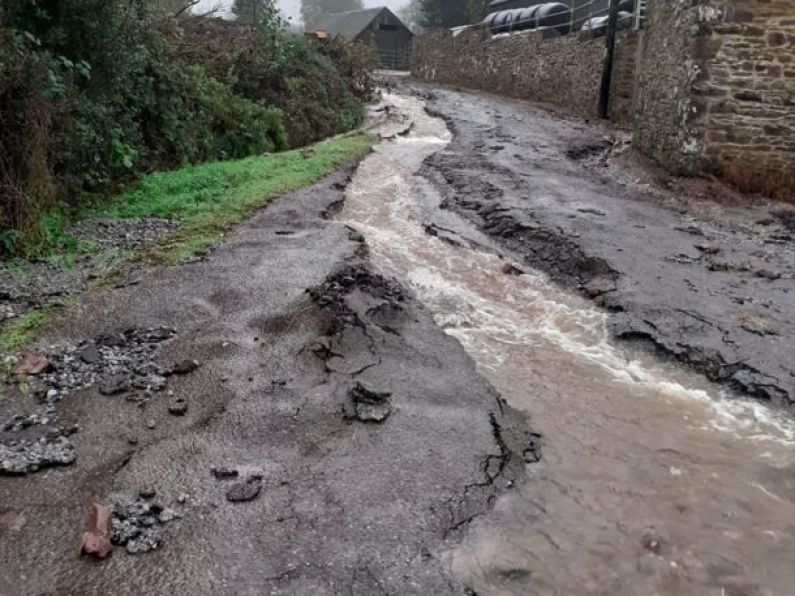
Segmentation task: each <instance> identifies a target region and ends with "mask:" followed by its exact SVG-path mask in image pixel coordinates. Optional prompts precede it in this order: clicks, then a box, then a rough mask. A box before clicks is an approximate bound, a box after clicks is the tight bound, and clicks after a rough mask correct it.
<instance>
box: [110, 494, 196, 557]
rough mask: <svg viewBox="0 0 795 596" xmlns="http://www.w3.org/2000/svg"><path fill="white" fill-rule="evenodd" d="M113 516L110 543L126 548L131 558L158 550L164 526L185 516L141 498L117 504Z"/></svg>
mask: <svg viewBox="0 0 795 596" xmlns="http://www.w3.org/2000/svg"><path fill="white" fill-rule="evenodd" d="M112 514H113V518H112V532H111V542H112V543H113V544H115V545H117V546H124V547H125V549H126V551H127V552H128V553H130V554H131V555H137V554H140V553H146V552H149V551H151V550H154V549H156V548H158V547H159V546H160V544H161V542H162V537H161V530H162V526H163V525H165V524H167V523H169V522H170V521H172V520H175V519H179V518H181V517H182V516H181V515H180V514H179V513H177V512H175V511H173V510H171V509H167V508H164V507H163V506H162V505H159V504H157V503H149V502H145V501H143V500H141V499H138V500H136V501H133V502H128V503H124V502H117V503H114V505H113V510H112Z"/></svg>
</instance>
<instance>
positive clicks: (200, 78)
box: [0, 0, 374, 256]
mask: <svg viewBox="0 0 795 596" xmlns="http://www.w3.org/2000/svg"><path fill="white" fill-rule="evenodd" d="M166 4H168V5H169V7H168V10H171V3H167V2H164V1H163V0H70V1H69V2H63V1H61V0H3V4H2V6H0V256H2V255H3V254H6V255H8V254H11V253H13V252H18V251H20V250H22V251H23V252H28V253H30V252H31V251H33V252H41V251H46V246H47V245H48V244H52V242H53V241H54V240H53V238H54V236H55V235H54V234H53V230H52V218H50V219H48V218H47V214H48V213H52V212H53V211H54V210H58V212H59V213H63V212H65V211H64V210H63V209H62V208H60V207H57V205H59V204H60V203H64V204H67V205H75V204H76V203H77V201H78V200H79V199H80V197H83V196H86V195H94V198H96V197H97V196H105V195H107V194H108V192H109V191H113V190H115V189H116V188H117V187H118V186H119V185H124V184H128V183H130V182H131V181H133V180H135V179H137V178H138V177H140V175H141V174H144V173H147V172H151V171H155V170H161V169H170V168H175V167H179V166H181V165H183V164H187V163H199V162H204V161H211V160H223V159H231V158H240V157H245V156H248V155H255V154H260V153H265V152H272V151H280V150H283V149H285V148H287V147H288V146H289V147H297V146H301V145H304V144H306V143H309V142H312V141H316V140H318V139H321V138H324V137H326V136H329V135H333V134H336V133H339V132H342V131H347V130H350V129H351V128H354V127H356V126H357V125H358V124H359V123H360V122H361V120H362V116H363V106H362V101H363V100H364V99H366V98H368V97H369V94H370V93H371V92H372V83H371V82H370V79H369V69H371V68H372V65H374V61H369V58H368V56H369V55H368V54H367V51H366V50H365V49H364V48H358V47H354V46H353V45H350V47H349V46H345V45H344V44H341V43H339V42H333V43H332V42H328V43H326V44H324V45H319V44H317V45H316V44H312V43H311V42H306V41H304V40H302V39H300V38H291V37H289V36H288V35H287V34H286V32H285V29H284V27H283V23H281V21H280V20H279V18H278V15H277V13H276V11H275V9H273V10H270V9H269V10H264V11H263V12H262V13H261V17H258V22H256V23H254V24H253V25H242V24H235V23H228V22H224V21H220V20H218V19H202V18H194V17H191V18H189V19H175V18H170V17H168V16H167V14H168V10H166V8H165V7H164V6H165V5H166ZM263 6H265V4H263ZM271 8H273V7H271ZM257 14H258V15H259V14H260V13H259V12H258V13H257ZM48 226H49V227H48Z"/></svg>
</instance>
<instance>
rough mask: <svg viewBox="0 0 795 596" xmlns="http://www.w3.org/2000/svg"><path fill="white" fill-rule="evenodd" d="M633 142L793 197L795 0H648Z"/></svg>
mask: <svg viewBox="0 0 795 596" xmlns="http://www.w3.org/2000/svg"><path fill="white" fill-rule="evenodd" d="M635 107H636V119H635V136H634V139H635V145H636V146H637V147H638V148H639V149H641V150H642V151H644V152H646V153H648V154H649V155H651V156H652V157H653V158H655V159H656V160H657V161H659V162H660V163H662V164H663V165H665V166H666V167H668V168H669V169H671V170H673V171H677V172H682V173H691V174H692V173H698V172H702V171H705V170H706V171H710V172H714V173H717V174H723V175H725V176H726V177H727V179H729V181H731V182H734V183H736V184H738V185H739V186H741V187H743V190H751V191H761V192H764V193H767V194H772V195H775V196H778V197H779V198H784V199H790V200H793V201H795V191H793V188H795V0H732V1H727V0H650V2H649V23H648V31H647V33H646V35H645V37H644V41H643V49H642V62H641V66H640V68H639V77H638V88H637V94H636V105H635Z"/></svg>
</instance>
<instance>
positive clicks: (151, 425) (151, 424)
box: [146, 419, 157, 430]
mask: <svg viewBox="0 0 795 596" xmlns="http://www.w3.org/2000/svg"><path fill="white" fill-rule="evenodd" d="M156 426H157V422H155V421H154V420H152V419H149V420H147V421H146V428H148V429H149V430H154V428H155V427H156Z"/></svg>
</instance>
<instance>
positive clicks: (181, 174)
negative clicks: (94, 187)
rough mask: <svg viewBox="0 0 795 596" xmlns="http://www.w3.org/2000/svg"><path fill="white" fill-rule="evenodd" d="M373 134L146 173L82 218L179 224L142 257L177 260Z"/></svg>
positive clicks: (359, 148) (348, 156) (352, 154)
mask: <svg viewBox="0 0 795 596" xmlns="http://www.w3.org/2000/svg"><path fill="white" fill-rule="evenodd" d="M373 142H374V139H373V138H372V137H371V136H370V135H366V134H362V133H356V134H348V135H344V136H340V137H335V138H333V139H329V140H326V141H323V142H321V143H318V144H316V145H313V146H311V147H309V148H307V149H298V150H294V151H287V152H284V153H274V154H268V155H259V156H254V157H248V158H245V159H240V160H234V161H223V162H214V163H207V164H202V165H197V166H188V167H185V168H182V169H180V170H175V171H173V172H159V173H155V174H150V175H149V176H146V177H145V178H144V179H143V180H141V182H140V183H138V184H137V185H136V186H134V187H132V188H130V189H129V190H127V191H125V192H123V193H122V194H120V195H119V196H117V197H116V198H115V199H113V200H111V201H110V202H106V203H101V204H98V205H95V206H93V207H91V208H90V209H86V210H84V211H83V212H82V213H81V214H80V217H81V219H87V218H135V217H162V218H169V219H176V220H179V221H180V222H181V226H180V229H179V230H178V231H177V232H176V233H174V234H172V235H170V236H169V237H168V238H167V239H166V240H164V241H163V242H161V243H159V244H158V245H157V246H156V247H150V248H149V249H146V250H145V251H144V252H143V253H142V256H143V257H144V258H154V259H155V260H160V261H164V262H167V263H173V262H178V261H180V260H183V259H184V258H186V257H189V256H190V255H193V254H197V253H199V252H201V251H203V250H205V249H206V248H207V247H208V246H210V245H212V244H213V243H215V242H217V241H218V239H219V236H220V234H221V233H222V232H224V231H225V230H227V229H228V228H229V227H230V226H231V225H232V224H234V223H236V222H238V221H240V220H242V219H244V218H245V217H246V216H247V215H249V214H251V213H252V211H254V210H255V209H257V208H259V207H261V206H262V205H264V204H266V203H267V202H269V201H270V200H272V199H273V198H275V197H277V196H279V195H281V194H284V193H287V192H290V191H293V190H296V189H299V188H301V187H304V186H307V185H310V184H312V183H314V182H316V181H318V180H320V179H321V178H323V177H324V176H326V175H328V174H330V173H331V172H333V171H334V170H336V169H337V168H339V167H341V166H342V165H344V164H346V163H350V162H352V161H354V160H356V159H358V158H360V157H362V156H363V155H365V154H366V153H367V152H368V151H369V149H370V147H371V146H372V144H373Z"/></svg>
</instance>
